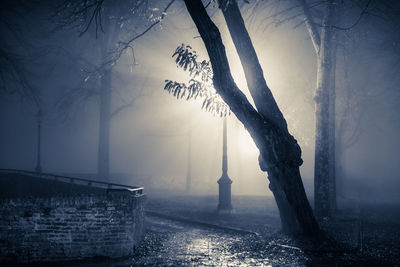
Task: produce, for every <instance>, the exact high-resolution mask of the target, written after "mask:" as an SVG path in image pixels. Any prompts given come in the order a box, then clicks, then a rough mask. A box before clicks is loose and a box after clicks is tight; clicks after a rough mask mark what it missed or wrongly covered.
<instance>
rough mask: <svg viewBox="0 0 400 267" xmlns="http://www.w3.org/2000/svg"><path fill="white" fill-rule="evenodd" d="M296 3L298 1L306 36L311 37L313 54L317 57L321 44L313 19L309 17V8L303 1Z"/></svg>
mask: <svg viewBox="0 0 400 267" xmlns="http://www.w3.org/2000/svg"><path fill="white" fill-rule="evenodd" d="M298 1H299V3H300V5H301V6H302V8H303V12H304V16H305V20H304V22H305V24H306V27H307V31H308V34H309V35H310V37H311V41H312V43H313V46H314V49H315V52H316V54H317V55H318V54H319V49H320V44H321V38H320V34H319V32H318V30H317V27H316V24H315V21H314V18H313V16H312V15H311V12H310V8H309V6H308V4H307V3H306V1H305V0H298Z"/></svg>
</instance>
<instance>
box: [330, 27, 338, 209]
mask: <svg viewBox="0 0 400 267" xmlns="http://www.w3.org/2000/svg"><path fill="white" fill-rule="evenodd" d="M336 51H337V46H336V39H335V35H334V36H333V39H332V50H331V62H332V67H331V75H330V76H331V77H330V89H329V201H330V210H331V215H332V214H333V213H335V210H336Z"/></svg>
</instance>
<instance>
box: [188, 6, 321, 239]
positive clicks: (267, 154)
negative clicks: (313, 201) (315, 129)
mask: <svg viewBox="0 0 400 267" xmlns="http://www.w3.org/2000/svg"><path fill="white" fill-rule="evenodd" d="M185 4H186V7H187V9H188V11H189V13H190V16H191V17H192V19H193V21H194V23H195V24H196V27H197V29H198V31H199V33H200V35H201V38H202V39H203V41H204V44H205V46H206V49H207V52H208V55H209V58H210V61H211V65H212V68H213V73H214V77H213V82H214V86H215V88H216V90H217V91H218V93H219V94H220V95H221V97H222V98H223V99H224V101H225V102H226V103H227V104H228V105H229V107H230V108H231V110H232V112H233V113H234V114H235V115H236V117H237V118H238V119H239V120H240V121H241V122H242V123H243V125H244V126H245V127H246V129H247V130H248V131H249V133H250V135H251V137H252V138H253V140H254V142H255V143H256V145H257V147H258V149H259V151H260V158H261V163H262V164H260V166H261V168H262V169H263V170H264V171H267V172H268V177H269V179H270V180H273V181H276V182H277V184H279V185H280V186H281V188H282V190H283V192H284V194H285V196H286V198H287V200H288V202H289V204H290V206H291V208H292V209H293V211H294V214H295V216H296V218H297V220H298V222H299V226H300V229H301V230H302V232H304V233H305V234H307V235H309V236H320V234H321V232H320V229H319V227H318V224H317V222H316V220H315V218H314V216H313V213H312V209H311V207H310V205H309V203H308V200H307V197H306V194H305V191H304V186H303V183H302V181H301V177H300V171H299V166H300V165H301V164H302V159H301V149H300V147H299V145H298V144H297V141H296V140H295V139H294V138H293V136H291V135H290V134H289V132H288V130H287V127H279V126H278V125H284V123H283V122H282V121H281V122H279V121H278V122H273V121H271V120H269V119H267V118H264V117H263V116H262V115H261V114H260V113H258V112H257V111H256V110H255V109H254V108H253V106H252V105H251V104H250V102H249V101H248V100H247V98H246V96H245V95H244V94H243V92H241V91H240V90H239V88H238V87H237V85H236V84H235V82H234V80H233V78H232V75H231V72H230V68H229V64H228V59H227V57H226V52H225V47H224V45H223V43H222V39H221V35H220V33H219V30H218V28H217V27H216V26H215V24H214V23H213V22H212V21H211V19H210V17H209V16H208V14H207V12H206V10H205V8H204V6H203V4H202V2H201V0H185ZM269 93H270V92H269ZM269 97H271V98H272V94H270V96H269ZM269 103H272V100H271V99H270V100H269ZM271 116H272V117H275V118H276V114H271ZM282 119H283V117H282Z"/></svg>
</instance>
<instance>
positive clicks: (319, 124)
mask: <svg viewBox="0 0 400 267" xmlns="http://www.w3.org/2000/svg"><path fill="white" fill-rule="evenodd" d="M331 20H332V3H330V2H328V4H327V8H326V11H325V14H324V19H323V25H322V28H321V35H320V36H321V43H320V48H319V54H318V57H317V61H318V62H317V65H318V66H317V67H318V69H317V88H316V92H315V120H316V127H315V130H316V135H315V161H314V164H315V166H314V202H315V214H316V216H317V217H327V216H329V215H330V212H331V201H330V198H329V196H330V192H329V191H330V189H329V185H330V182H329V89H330V82H331V69H332V62H331V40H332V29H331V27H330V25H331Z"/></svg>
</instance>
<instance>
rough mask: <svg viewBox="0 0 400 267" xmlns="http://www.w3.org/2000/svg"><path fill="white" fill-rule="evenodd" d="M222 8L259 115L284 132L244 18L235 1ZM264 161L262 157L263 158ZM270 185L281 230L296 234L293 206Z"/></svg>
mask: <svg viewBox="0 0 400 267" xmlns="http://www.w3.org/2000/svg"><path fill="white" fill-rule="evenodd" d="M219 5H220V8H221V10H222V13H223V15H224V18H225V21H226V24H227V26H228V29H229V32H230V35H231V37H232V40H233V43H234V45H235V47H236V51H237V53H238V55H239V58H240V62H241V64H242V66H243V70H244V74H245V77H246V81H247V86H248V88H249V91H250V94H251V96H252V98H253V99H254V103H255V105H256V109H257V111H258V113H259V114H260V115H261V116H262V117H263V118H264V119H265V120H268V121H270V122H271V123H272V124H274V125H276V127H279V128H281V129H283V130H284V129H285V128H287V124H286V120H285V118H284V117H283V115H282V113H281V111H280V110H279V107H278V105H277V104H276V101H275V99H274V97H273V95H272V92H271V90H270V89H269V88H268V85H267V83H266V81H265V78H264V73H263V70H262V68H261V64H260V62H259V60H258V57H257V53H256V51H255V49H254V46H253V43H252V41H251V38H250V36H249V34H248V31H247V29H246V26H245V23H244V20H243V17H242V15H241V13H240V9H239V7H238V5H237V2H236V1H226V0H225V1H224V0H219ZM260 159H261V160H262V158H260ZM269 180H270V185H269V188H270V189H271V191H272V193H273V194H274V198H275V201H276V204H277V206H278V209H279V213H280V219H281V224H282V230H283V231H284V232H286V233H297V232H298V231H299V230H300V228H299V223H298V221H297V218H296V216H295V214H294V211H293V209H292V207H291V206H290V204H289V202H288V200H287V198H286V195H285V193H284V191H283V188H282V187H281V185H280V184H279V183H278V182H277V181H276V180H275V178H274V177H270V179H269Z"/></svg>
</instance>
